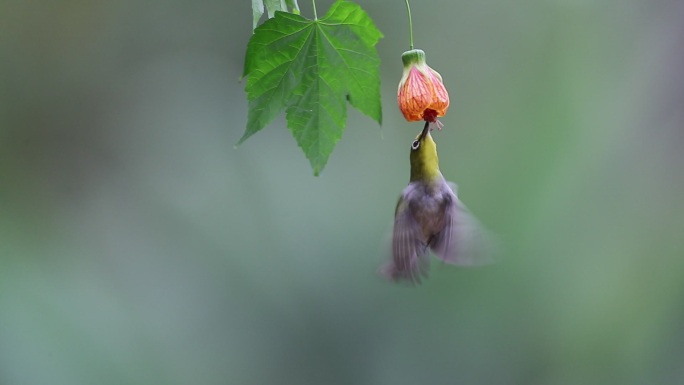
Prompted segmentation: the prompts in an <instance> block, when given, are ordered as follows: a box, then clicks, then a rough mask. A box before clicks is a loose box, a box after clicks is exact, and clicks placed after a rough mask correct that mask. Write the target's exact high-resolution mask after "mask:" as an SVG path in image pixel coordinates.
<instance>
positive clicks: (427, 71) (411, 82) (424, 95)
mask: <svg viewBox="0 0 684 385" xmlns="http://www.w3.org/2000/svg"><path fill="white" fill-rule="evenodd" d="M401 60H402V62H403V63H404V73H403V76H402V77H401V80H400V81H399V89H398V91H397V102H398V103H399V109H400V110H401V113H402V114H404V118H406V120H408V121H409V122H415V121H419V120H425V121H427V122H431V123H437V117H440V116H444V115H445V114H446V112H447V109H448V108H449V94H448V93H447V90H446V88H445V87H444V84H443V83H442V76H441V75H440V74H439V73H438V72H437V71H435V70H433V69H432V68H430V67H429V66H428V65H427V64H426V63H425V52H424V51H423V50H420V49H413V50H410V51H406V52H404V53H403V54H402V55H401Z"/></svg>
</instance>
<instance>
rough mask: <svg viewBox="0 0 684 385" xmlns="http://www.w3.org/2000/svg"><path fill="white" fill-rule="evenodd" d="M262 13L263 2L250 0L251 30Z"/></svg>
mask: <svg viewBox="0 0 684 385" xmlns="http://www.w3.org/2000/svg"><path fill="white" fill-rule="evenodd" d="M263 14H264V2H263V1H262V0H252V30H254V29H255V28H256V27H257V24H258V23H259V19H261V15H263Z"/></svg>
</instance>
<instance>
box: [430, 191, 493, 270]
mask: <svg viewBox="0 0 684 385" xmlns="http://www.w3.org/2000/svg"><path fill="white" fill-rule="evenodd" d="M452 189H453V191H454V192H455V190H456V189H455V185H454V186H453V187H452ZM444 222H445V225H444V229H443V230H442V231H441V232H440V233H439V234H437V235H436V236H435V238H434V239H433V240H432V242H430V248H431V249H432V251H433V252H434V253H435V254H436V255H437V257H438V258H439V259H441V260H442V261H444V262H446V263H451V264H454V265H461V266H479V265H486V264H490V263H493V262H494V259H495V258H494V257H495V255H496V254H497V250H498V245H497V241H496V240H495V239H494V236H493V235H491V234H490V233H489V232H488V231H487V230H486V229H485V228H484V226H482V224H481V223H480V221H478V220H477V218H475V216H473V214H471V213H470V210H468V208H466V207H465V205H464V204H463V202H461V201H460V200H459V199H458V197H457V196H456V194H455V193H454V195H452V200H451V202H449V203H448V204H447V208H446V210H445V216H444Z"/></svg>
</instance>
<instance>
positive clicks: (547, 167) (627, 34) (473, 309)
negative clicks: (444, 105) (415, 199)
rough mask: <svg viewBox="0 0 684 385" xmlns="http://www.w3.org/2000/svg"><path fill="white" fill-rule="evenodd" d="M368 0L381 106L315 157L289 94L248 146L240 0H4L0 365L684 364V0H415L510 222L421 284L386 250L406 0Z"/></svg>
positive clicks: (482, 198)
mask: <svg viewBox="0 0 684 385" xmlns="http://www.w3.org/2000/svg"><path fill="white" fill-rule="evenodd" d="M300 3H301V4H300V5H301V7H302V13H303V15H305V16H308V17H311V16H312V12H311V4H310V2H308V1H300ZM330 4H331V1H324V0H319V1H318V2H317V8H318V12H319V15H320V14H323V13H324V12H325V11H326V10H327V9H328V7H329V6H330ZM361 5H362V6H363V7H364V9H365V10H366V11H367V12H368V13H369V14H370V16H371V17H372V18H373V19H374V20H375V22H376V23H377V26H378V27H379V28H380V30H381V31H382V32H383V33H384V34H385V38H384V39H383V40H381V42H380V43H379V45H378V47H377V48H378V51H379V54H380V56H381V58H382V69H381V70H382V76H383V78H382V90H383V108H384V124H383V126H382V127H378V126H377V125H376V124H374V123H373V121H372V120H371V119H369V118H367V117H365V116H363V115H362V114H360V113H358V112H357V111H354V110H352V109H350V110H349V118H348V128H347V130H346V132H345V134H344V137H343V138H342V140H341V141H340V142H339V143H338V145H337V147H336V149H335V151H334V152H333V154H332V156H331V158H330V160H329V163H328V165H327V167H326V168H325V169H324V171H323V173H322V175H321V176H320V177H318V178H316V177H313V175H312V171H311V169H310V167H309V164H308V161H307V160H306V159H305V157H304V155H303V154H302V153H301V151H300V149H299V148H298V147H297V145H296V143H295V141H294V139H293V138H292V136H291V134H290V133H289V131H288V130H287V129H286V126H285V121H284V119H283V118H280V119H278V120H277V121H275V122H274V123H273V124H271V125H270V126H268V127H267V128H266V129H265V130H264V131H262V132H260V133H258V134H257V135H255V136H253V137H252V138H250V139H249V140H248V141H247V142H246V143H245V144H243V145H242V146H240V147H238V148H234V144H235V143H236V142H237V140H238V139H239V138H240V136H241V134H242V132H243V130H244V127H245V124H246V116H247V103H246V100H245V94H244V91H243V88H244V83H241V82H240V81H239V76H240V74H241V69H242V63H243V58H244V51H245V48H246V44H247V41H248V39H249V37H250V34H251V25H252V20H251V9H250V2H249V1H247V0H240V1H236V0H228V1H225V0H224V1H217V0H200V1H192V2H191V1H132V0H122V1H116V2H94V1H82V0H69V1H67V0H61V1H51V2H45V1H43V2H41V1H35V0H28V1H25V0H24V1H18V0H2V1H0V383H1V384H8V385H14V384H50V385H58V384H69V385H77V384H100V385H106V384H117V385H120V384H455V383H459V384H681V383H684V199H683V197H684V151H683V148H682V146H683V145H684V23H682V21H683V20H684V3H683V2H681V1H676V0H655V1H646V0H622V1H592V0H556V1H553V0H546V1H542V0H526V1H515V2H513V1H447V0H441V1H430V2H420V1H414V2H413V17H414V29H415V32H414V35H415V41H416V46H417V47H419V48H422V49H424V50H425V51H426V52H427V55H428V63H429V64H430V65H431V66H432V67H434V68H435V69H437V70H438V71H440V72H441V73H442V75H443V76H444V79H445V83H446V85H447V87H448V89H449V91H450V94H451V103H452V105H451V109H450V111H449V114H448V115H447V116H446V117H445V118H444V119H443V120H442V121H443V123H444V124H445V129H444V131H442V132H441V133H437V134H436V135H435V137H436V140H437V141H438V145H439V151H440V159H441V168H442V171H443V173H444V174H445V176H446V177H447V178H448V179H450V180H453V181H455V182H457V183H458V184H459V192H460V196H461V198H462V200H464V201H465V202H466V204H467V205H469V207H470V208H471V210H472V211H473V212H475V213H476V215H477V216H478V217H479V218H480V219H481V221H482V222H484V223H486V224H487V226H488V227H489V228H490V229H491V230H492V231H494V232H495V233H497V234H498V236H499V237H500V238H501V239H502V241H503V243H504V244H505V255H504V256H503V258H502V260H501V261H500V262H499V263H498V264H496V265H495V266H492V267H486V268H476V269H459V268H454V267H451V266H445V265H442V264H439V263H433V266H432V270H431V277H430V279H429V280H428V281H426V282H425V283H424V284H423V285H421V286H419V287H416V288H409V287H406V286H402V285H394V284H391V283H388V282H386V281H384V280H383V279H381V278H379V277H378V276H377V275H376V268H377V267H378V266H379V265H380V264H381V263H382V261H383V260H384V256H385V253H384V252H383V251H382V250H383V244H384V242H385V241H386V238H387V235H388V232H389V230H390V228H391V222H392V215H393V210H394V205H395V202H396V199H397V197H398V195H399V193H400V191H401V190H402V189H403V187H404V186H405V185H406V183H407V180H408V152H409V144H410V141H411V140H412V138H413V136H414V135H415V134H416V132H417V131H418V130H419V129H420V127H419V126H420V125H419V124H409V123H406V122H405V121H403V119H402V118H401V115H400V113H399V112H398V109H397V107H396V104H395V103H396V102H395V97H396V96H395V95H396V85H397V81H398V80H399V77H400V75H401V61H400V55H401V53H402V52H403V51H404V50H406V49H407V46H408V36H407V35H408V29H407V25H406V24H407V23H406V14H405V9H404V4H403V2H402V1H395V2H393V3H392V4H390V3H389V2H387V1H379V0H372V1H371V0H368V1H362V2H361Z"/></svg>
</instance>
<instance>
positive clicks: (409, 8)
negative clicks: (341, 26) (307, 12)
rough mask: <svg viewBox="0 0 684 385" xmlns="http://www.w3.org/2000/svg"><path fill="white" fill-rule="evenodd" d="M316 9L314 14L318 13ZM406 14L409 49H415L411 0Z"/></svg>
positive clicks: (407, 0)
mask: <svg viewBox="0 0 684 385" xmlns="http://www.w3.org/2000/svg"><path fill="white" fill-rule="evenodd" d="M315 9H316V8H315V7H314V14H315V13H316V11H315ZM406 12H408V20H409V49H413V22H412V21H411V7H410V6H409V0H406Z"/></svg>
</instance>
